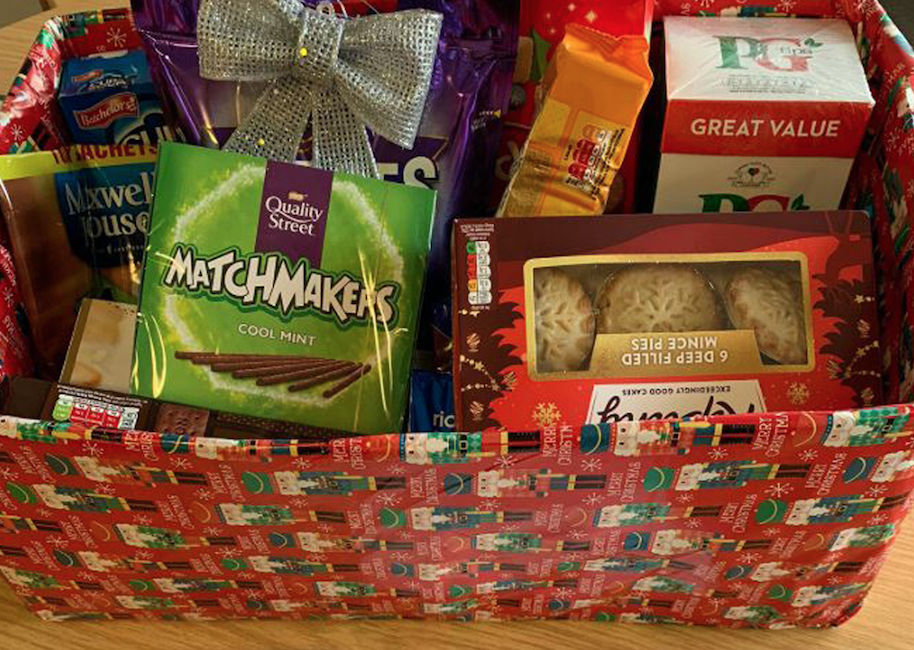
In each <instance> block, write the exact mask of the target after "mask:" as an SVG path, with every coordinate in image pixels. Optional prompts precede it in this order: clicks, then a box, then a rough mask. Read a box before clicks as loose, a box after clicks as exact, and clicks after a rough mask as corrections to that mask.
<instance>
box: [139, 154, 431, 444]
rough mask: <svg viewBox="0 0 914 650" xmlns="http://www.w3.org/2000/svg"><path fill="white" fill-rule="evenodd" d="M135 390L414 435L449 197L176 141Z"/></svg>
mask: <svg viewBox="0 0 914 650" xmlns="http://www.w3.org/2000/svg"><path fill="white" fill-rule="evenodd" d="M156 173H157V176H156V188H155V201H154V206H153V211H152V218H151V220H150V231H149V240H148V244H147V248H146V260H147V261H146V264H145V269H144V272H143V282H142V290H141V292H140V305H139V313H138V315H137V329H136V343H135V347H134V361H133V374H132V377H131V391H132V392H133V393H134V394H137V395H140V396H143V397H150V398H154V399H159V400H162V401H167V402H176V403H179V404H187V405H189V406H198V407H202V408H208V409H214V410H219V411H225V412H228V413H237V414H240V415H250V416H257V417H269V418H273V419H279V420H287V421H290V422H296V423H300V424H306V425H310V426H313V427H320V428H326V429H336V430H343V431H349V432H353V433H386V432H396V431H400V430H401V425H402V420H403V416H404V413H405V411H406V403H407V396H408V395H407V394H408V386H409V370H410V366H411V362H412V354H413V348H414V345H415V340H416V331H417V324H418V318H419V305H420V300H421V297H422V286H423V281H424V278H425V270H426V263H427V259H428V251H429V239H430V236H431V227H432V217H433V215H434V212H435V192H434V191H432V190H427V189H424V188H415V187H409V186H406V185H401V184H397V183H385V182H382V181H377V180H373V179H367V178H363V177H361V176H352V175H348V174H342V173H330V172H327V171H323V170H319V169H313V168H308V167H303V166H299V165H292V164H286V163H279V162H272V161H267V160H265V159H263V158H255V157H252V156H244V155H240V154H235V153H229V152H222V151H216V150H212V149H204V148H202V147H192V146H189V145H181V144H175V143H170V142H169V143H165V144H164V145H163V146H162V147H161V149H160V155H159V162H158V167H157V169H156Z"/></svg>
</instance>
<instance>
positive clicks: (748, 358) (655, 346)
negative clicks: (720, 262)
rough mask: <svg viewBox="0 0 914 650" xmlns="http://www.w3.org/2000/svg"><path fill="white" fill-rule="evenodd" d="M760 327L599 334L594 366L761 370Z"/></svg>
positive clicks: (611, 372)
mask: <svg viewBox="0 0 914 650" xmlns="http://www.w3.org/2000/svg"><path fill="white" fill-rule="evenodd" d="M763 366H764V364H763V363H762V357H761V354H759V349H758V343H757V342H756V339H755V333H754V332H752V331H750V330H729V331H717V332H689V333H687V334H676V333H669V334H664V333H650V334H598V335H597V340H596V342H595V344H594V349H593V356H592V357H591V361H590V371H591V372H596V373H599V374H600V375H603V376H605V377H613V376H625V377H663V376H677V377H678V376H682V377H687V376H705V375H713V374H721V375H730V374H738V373H744V372H747V373H755V372H759V371H761V370H762V368H763Z"/></svg>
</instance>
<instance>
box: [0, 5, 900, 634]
mask: <svg viewBox="0 0 914 650" xmlns="http://www.w3.org/2000/svg"><path fill="white" fill-rule="evenodd" d="M658 9H659V10H660V12H661V13H667V14H671V13H672V14H680V13H684V14H698V13H702V14H708V15H714V14H718V13H719V14H725V15H812V16H816V15H828V16H835V15H837V16H840V17H845V18H847V19H848V20H849V21H850V22H851V23H852V26H853V29H854V32H855V34H856V35H857V38H858V42H859V46H860V50H861V56H862V58H863V60H864V63H865V66H866V69H867V72H868V77H869V79H870V82H871V87H872V88H873V91H874V94H875V96H876V100H877V109H876V112H875V114H874V117H873V119H872V121H871V124H870V129H869V131H868V135H867V139H866V141H865V145H864V148H863V150H862V151H861V155H860V156H859V157H858V160H857V167H856V169H855V171H854V173H853V174H852V178H853V181H852V184H851V186H850V188H849V193H848V196H847V199H846V201H845V203H846V205H847V207H850V208H857V209H866V210H868V211H869V213H870V214H871V215H872V216H873V219H874V226H875V230H876V233H877V236H878V246H877V249H878V253H879V255H878V260H877V263H878V264H879V266H880V269H881V270H882V273H881V279H882V282H883V289H882V291H881V292H880V309H881V311H882V314H881V315H882V324H883V330H882V337H881V340H882V347H883V350H884V355H885V356H884V369H885V373H886V377H887V379H888V381H889V391H890V392H889V395H890V399H898V400H899V401H904V400H906V399H910V398H911V396H912V393H914V391H912V387H914V334H912V329H911V317H910V298H911V292H909V291H905V290H904V288H905V287H907V286H909V285H910V279H911V275H910V268H911V265H910V260H911V254H910V252H911V233H910V227H909V218H908V211H909V205H911V201H912V199H914V167H912V166H911V165H910V155H911V153H914V117H912V110H911V109H912V107H914V90H912V88H911V73H912V71H914V58H912V50H911V48H910V46H909V45H908V44H907V42H906V41H905V39H904V38H903V37H902V36H901V35H900V34H899V33H898V30H897V29H896V28H895V27H894V25H893V24H892V23H891V21H890V20H889V19H888V17H887V16H886V15H885V13H884V12H883V10H882V9H881V8H880V7H879V5H878V3H876V2H875V1H873V0H847V1H844V0H842V1H841V2H831V1H830V0H753V2H752V3H751V4H750V3H743V2H740V1H738V0H662V1H661V2H659V3H658ZM94 15H95V16H97V15H96V14H89V15H85V16H83V17H82V18H79V19H78V20H77V22H79V21H84V22H85V27H86V39H87V40H86V41H85V43H86V47H89V48H90V49H89V50H86V51H92V50H91V48H92V47H101V46H102V39H106V38H108V37H109V34H108V30H109V28H111V29H112V32H111V35H110V37H111V38H117V34H118V33H119V32H118V31H117V30H116V29H114V28H120V27H121V26H124V27H127V26H129V22H118V20H116V19H112V21H111V22H110V23H108V21H107V19H106V20H103V21H102V22H101V24H102V25H103V26H100V27H94V26H93V25H94V24H95V22H98V21H97V20H95V19H92V18H91V16H94ZM107 15H109V14H107V13H106V14H103V15H102V18H105V17H106V16H107ZM121 19H122V20H126V19H125V18H124V16H123V15H121ZM69 20H71V21H72V19H69ZM56 24H57V25H58V27H60V26H62V25H64V24H68V23H66V21H64V22H59V23H56ZM55 29H57V28H56V27H54V26H53V25H52V26H50V27H48V28H46V30H45V31H43V32H42V38H41V39H39V42H38V43H36V45H35V46H34V47H33V49H32V51H31V52H30V57H29V62H28V63H27V64H26V66H25V67H24V68H23V75H24V76H20V79H19V81H17V87H20V88H21V87H22V84H23V80H28V79H31V80H32V81H29V85H30V86H31V88H32V89H33V88H35V87H37V85H40V83H41V79H42V78H43V77H42V74H40V71H38V72H36V71H30V70H31V68H33V67H35V66H38V67H42V66H43V67H44V68H45V69H47V67H48V66H53V65H54V60H55V59H54V55H53V50H54V48H58V47H61V46H60V45H59V44H55V43H53V42H52V41H53V40H54V39H55V38H56V37H57V36H56V34H57V32H55ZM127 33H128V38H133V36H129V35H130V34H132V30H129V31H128V32H127ZM75 38H79V37H75ZM93 39H94V40H93ZM90 41H91V43H94V45H90V44H89V43H90ZM42 44H43V45H44V47H46V48H47V49H49V50H50V51H52V53H50V54H48V55H47V56H46V57H44V56H36V53H37V52H38V50H36V48H40V47H41V45H42ZM41 60H45V63H39V61H41ZM51 78H53V77H51ZM12 96H13V97H14V100H15V99H19V100H21V101H22V102H23V103H21V104H18V106H21V107H23V111H24V113H23V114H19V113H16V114H15V115H13V116H12V117H10V115H11V112H10V111H9V106H10V103H9V100H8V101H7V103H6V104H4V110H3V117H2V118H0V139H2V142H3V143H4V145H3V151H6V152H9V151H11V150H13V149H12V148H10V146H9V142H10V140H9V138H10V136H11V134H12V137H13V139H14V140H15V144H17V145H18V144H23V143H26V146H27V148H33V149H50V148H54V147H55V146H57V144H55V140H54V137H55V136H54V135H53V133H48V129H47V126H46V124H45V123H44V122H42V121H41V118H42V117H43V116H45V115H47V114H49V113H46V112H45V109H46V110H47V111H49V112H53V110H54V109H53V106H45V107H44V108H41V107H42V104H41V103H40V102H38V101H31V99H30V98H34V97H35V95H34V94H33V93H32V92H31V89H23V90H22V93H21V94H19V93H17V92H16V88H15V87H14V92H13V95H12ZM14 104H15V102H14ZM25 113H28V115H25ZM36 116H37V117H36ZM13 121H14V122H16V124H18V125H19V126H20V128H21V130H14V129H13V128H12V127H11V126H10V125H11V124H12V122H13ZM46 122H47V123H48V124H49V123H51V121H48V120H46ZM39 123H42V124H45V126H39ZM2 422H3V423H2V427H0V429H2V435H0V512H2V513H3V514H0V567H2V573H3V574H4V576H5V578H6V579H7V580H9V581H10V582H11V583H12V584H13V585H14V588H15V589H16V590H17V591H18V592H19V593H20V595H21V597H22V598H23V600H24V601H25V602H26V603H27V605H28V606H29V608H30V609H32V610H33V611H35V612H36V613H37V614H38V615H39V616H40V617H42V618H44V619H47V620H74V619H76V620H78V619H84V620H94V619H98V620H110V619H122V618H130V619H170V620H204V619H214V618H225V617H228V618H236V617H245V618H248V617H254V618H311V617H313V616H317V617H332V618H341V619H348V618H362V617H370V618H396V617H404V618H433V619H434V618H445V619H460V620H492V619H511V618H521V619H524V618H543V617H546V618H577V619H579V618H586V619H598V620H621V621H636V622H644V623H653V622H656V623H663V622H665V623H675V624H705V625H724V626H733V627H767V628H784V627H790V626H801V627H824V626H830V625H837V624H840V623H842V622H844V621H845V620H847V619H848V618H849V617H850V616H852V615H853V614H854V613H856V612H857V611H858V610H859V607H860V604H861V602H862V600H863V598H864V596H865V594H866V592H867V590H868V589H869V587H870V586H871V585H872V582H873V580H874V578H875V575H876V573H877V572H878V570H879V567H880V565H881V564H882V561H883V559H884V557H885V553H886V552H887V551H888V549H889V547H890V545H891V543H892V540H893V539H894V538H895V537H896V536H897V534H898V525H899V523H900V521H901V519H902V518H903V516H904V513H905V511H906V510H907V509H908V508H909V507H910V503H911V499H910V497H909V494H910V492H911V491H912V489H914V476H912V462H914V459H912V454H914V450H912V447H914V424H912V423H911V422H910V407H909V406H901V407H886V408H879V409H870V410H867V411H862V412H857V413H852V412H843V413H833V414H825V413H802V412H793V413H782V414H764V415H755V416H751V417H747V416H742V417H740V416H736V417H731V418H723V419H712V420H710V421H695V422H666V423H651V424H649V425H633V424H622V425H619V426H617V427H616V428H615V429H613V428H612V427H611V426H610V427H608V428H607V427H606V426H604V427H584V428H581V429H567V428H566V429H563V430H556V429H554V428H550V427H544V428H543V429H542V430H541V431H539V432H527V433H524V432H517V433H498V432H496V433H486V434H428V435H425V434H419V435H414V436H403V437H401V436H374V437H369V438H355V439H351V440H335V441H332V442H328V443H326V444H316V445H315V444H296V443H290V442H288V441H278V440H277V441H272V442H270V441H259V442H237V441H234V442H233V441H226V440H218V439H210V440H207V439H199V440H194V439H190V438H186V437H181V436H169V435H160V434H152V433H142V432H119V431H109V430H103V429H95V430H93V429H87V428H84V427H78V426H62V425H44V424H41V423H36V422H29V421H15V420H11V419H4V420H3V421H2ZM620 442H622V443H623V444H622V446H621V447H620V446H619V443H620Z"/></svg>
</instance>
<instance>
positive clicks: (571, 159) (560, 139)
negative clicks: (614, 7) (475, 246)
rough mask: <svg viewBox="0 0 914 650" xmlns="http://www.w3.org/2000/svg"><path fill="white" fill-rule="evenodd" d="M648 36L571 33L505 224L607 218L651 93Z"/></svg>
mask: <svg viewBox="0 0 914 650" xmlns="http://www.w3.org/2000/svg"><path fill="white" fill-rule="evenodd" d="M648 50H649V45H648V42H647V39H646V38H645V37H644V36H623V37H613V36H609V35H607V34H603V33H601V32H597V31H594V30H592V29H588V28H586V27H582V26H580V25H569V26H568V28H567V30H566V33H565V38H564V39H563V40H562V42H561V44H560V45H559V46H558V49H557V50H556V53H555V57H554V58H553V59H552V63H551V64H550V67H549V70H548V71H547V73H546V79H545V82H544V100H543V105H542V107H541V108H540V111H539V114H538V115H537V117H536V121H535V122H534V123H533V129H532V131H531V132H530V138H529V139H528V140H527V143H526V144H525V145H524V149H523V151H522V152H521V155H520V158H519V159H518V161H517V163H516V165H515V169H514V172H513V174H512V178H511V182H510V183H509V184H508V189H507V190H506V191H505V195H504V197H503V198H502V202H501V206H500V207H499V209H498V216H502V217H532V216H540V215H563V216H572V215H600V214H603V210H604V208H605V207H606V201H607V199H608V197H609V189H610V187H611V186H612V182H613V179H614V178H615V176H616V173H617V172H618V170H619V166H620V165H621V164H622V160H623V159H624V158H625V151H626V149H628V143H629V140H630V139H631V134H632V129H633V128H634V126H635V122H636V121H637V119H638V115H639V114H640V112H641V108H642V106H643V105H644V100H645V99H646V98H647V94H648V91H649V90H650V88H651V83H652V81H653V76H652V75H651V69H650V66H649V65H648V60H647V57H648Z"/></svg>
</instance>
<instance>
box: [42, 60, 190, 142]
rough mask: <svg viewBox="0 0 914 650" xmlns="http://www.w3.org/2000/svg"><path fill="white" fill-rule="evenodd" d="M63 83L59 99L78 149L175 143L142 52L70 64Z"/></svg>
mask: <svg viewBox="0 0 914 650" xmlns="http://www.w3.org/2000/svg"><path fill="white" fill-rule="evenodd" d="M60 84H61V85H60V92H59V94H58V97H57V99H58V103H59V104H60V107H61V110H62V112H63V115H64V119H65V120H66V123H67V127H68V128H69V130H70V136H71V138H70V142H72V143H73V144H146V145H152V144H155V143H156V142H158V141H159V140H173V139H174V132H173V131H172V129H171V127H169V126H168V125H167V124H166V122H165V118H164V115H163V114H162V105H161V103H160V102H159V98H158V95H157V94H156V91H155V88H154V87H153V85H152V79H151V78H150V76H149V66H148V65H147V63H146V55H145V54H144V53H143V52H142V51H140V50H137V51H134V52H128V53H126V54H122V55H119V56H94V57H89V58H84V59H70V60H69V61H67V62H66V63H65V64H64V68H63V75H62V77H61V81H60Z"/></svg>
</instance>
